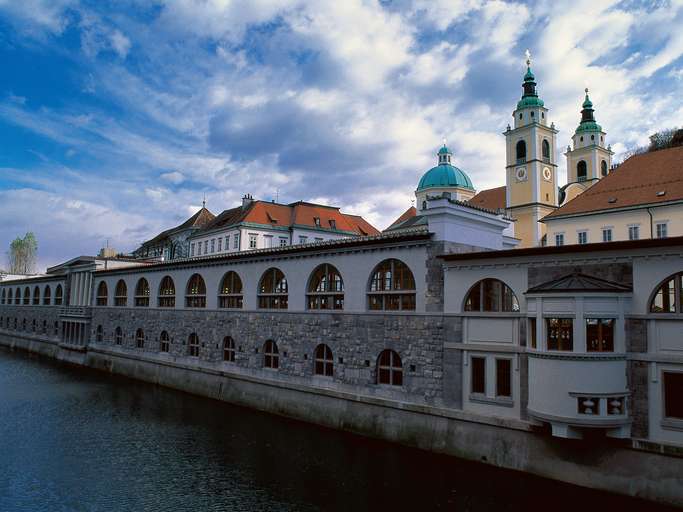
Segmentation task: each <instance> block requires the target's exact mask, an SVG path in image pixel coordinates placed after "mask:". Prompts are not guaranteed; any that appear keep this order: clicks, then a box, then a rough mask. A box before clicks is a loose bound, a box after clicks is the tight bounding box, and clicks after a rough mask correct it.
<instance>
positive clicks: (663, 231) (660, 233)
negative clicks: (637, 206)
mask: <svg viewBox="0 0 683 512" xmlns="http://www.w3.org/2000/svg"><path fill="white" fill-rule="evenodd" d="M666 237H667V225H666V222H659V223H658V224H657V238H666Z"/></svg>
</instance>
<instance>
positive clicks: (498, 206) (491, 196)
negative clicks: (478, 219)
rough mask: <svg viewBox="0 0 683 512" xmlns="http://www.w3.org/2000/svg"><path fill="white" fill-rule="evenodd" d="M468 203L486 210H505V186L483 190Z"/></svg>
mask: <svg viewBox="0 0 683 512" xmlns="http://www.w3.org/2000/svg"><path fill="white" fill-rule="evenodd" d="M467 202H468V203H470V204H471V205H472V206H478V207H479V208H484V209H486V210H493V211H496V210H504V209H505V186H504V185H503V186H502V187H496V188H489V189H486V190H482V191H480V192H478V193H477V194H476V195H475V196H474V197H473V198H472V199H470V200H469V201H467Z"/></svg>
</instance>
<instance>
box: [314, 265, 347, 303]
mask: <svg viewBox="0 0 683 512" xmlns="http://www.w3.org/2000/svg"><path fill="white" fill-rule="evenodd" d="M306 299H307V301H306V302H307V307H308V309H344V281H343V279H342V277H341V274H340V273H339V270H337V269H336V267H334V266H333V265H330V264H328V263H323V264H322V265H319V266H318V267H316V268H315V270H314V271H313V273H312V274H311V276H310V278H309V279H308V294H307V296H306Z"/></svg>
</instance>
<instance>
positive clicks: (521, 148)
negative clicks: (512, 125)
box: [515, 139, 550, 164]
mask: <svg viewBox="0 0 683 512" xmlns="http://www.w3.org/2000/svg"><path fill="white" fill-rule="evenodd" d="M541 154H542V155H543V159H544V160H546V161H549V160H550V143H549V142H548V139H543V141H542V142H541ZM515 157H516V158H517V163H519V164H522V163H524V162H526V158H527V151H526V141H524V140H520V141H517V145H516V146H515Z"/></svg>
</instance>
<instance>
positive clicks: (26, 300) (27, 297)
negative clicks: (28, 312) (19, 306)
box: [24, 286, 31, 306]
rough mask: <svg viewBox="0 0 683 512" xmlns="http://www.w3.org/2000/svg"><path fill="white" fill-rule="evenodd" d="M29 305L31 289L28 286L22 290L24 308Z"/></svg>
mask: <svg viewBox="0 0 683 512" xmlns="http://www.w3.org/2000/svg"><path fill="white" fill-rule="evenodd" d="M30 303H31V288H29V287H28V286H27V287H25V288H24V306H28V305H29V304H30Z"/></svg>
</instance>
